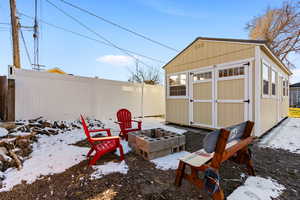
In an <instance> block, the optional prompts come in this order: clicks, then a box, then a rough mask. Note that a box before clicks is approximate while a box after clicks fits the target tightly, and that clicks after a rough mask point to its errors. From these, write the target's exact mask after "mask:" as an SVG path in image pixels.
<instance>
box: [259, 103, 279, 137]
mask: <svg viewBox="0 0 300 200" xmlns="http://www.w3.org/2000/svg"><path fill="white" fill-rule="evenodd" d="M277 109H278V107H277V101H276V99H275V98H262V99H261V131H262V133H264V132H266V131H267V130H269V129H270V128H272V127H273V126H274V125H276V123H277Z"/></svg>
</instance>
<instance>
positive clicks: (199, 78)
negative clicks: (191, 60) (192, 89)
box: [194, 72, 212, 81]
mask: <svg viewBox="0 0 300 200" xmlns="http://www.w3.org/2000/svg"><path fill="white" fill-rule="evenodd" d="M211 75H212V73H211V72H205V73H199V74H195V75H194V81H204V80H209V79H211Z"/></svg>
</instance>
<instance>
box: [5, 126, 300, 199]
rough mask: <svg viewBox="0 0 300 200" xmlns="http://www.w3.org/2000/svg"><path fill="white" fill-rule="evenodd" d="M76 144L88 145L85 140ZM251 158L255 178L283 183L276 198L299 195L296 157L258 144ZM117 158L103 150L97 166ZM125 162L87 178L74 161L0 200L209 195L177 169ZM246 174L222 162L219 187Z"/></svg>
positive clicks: (198, 138)
mask: <svg viewBox="0 0 300 200" xmlns="http://www.w3.org/2000/svg"><path fill="white" fill-rule="evenodd" d="M203 133H205V132H204V131H199V132H198V133H196V132H188V133H187V134H186V136H187V150H188V151H195V150H197V149H200V148H201V146H202V145H201V144H202V139H203V137H204V134H203ZM76 145H79V146H86V145H87V144H86V142H84V141H83V142H79V143H77V144H76ZM252 150H253V161H254V165H255V170H256V173H257V175H258V176H261V177H265V178H266V177H271V178H273V179H275V180H277V181H278V182H279V183H280V184H282V185H284V186H285V187H286V190H284V193H283V194H282V195H281V196H280V197H278V198H277V199H279V200H297V199H300V198H299V196H300V173H299V170H300V168H299V166H300V155H299V154H293V153H289V152H287V151H284V150H275V149H270V148H261V147H259V146H258V145H257V144H254V145H253V147H252ZM112 160H116V161H117V160H118V157H117V156H115V155H114V154H107V155H105V156H104V157H102V159H101V160H99V161H98V164H101V163H104V162H108V161H112ZM125 161H126V163H127V165H128V166H129V171H128V173H127V174H126V175H124V174H120V173H114V174H109V175H106V176H104V177H103V178H101V179H97V180H91V179H90V174H91V173H92V172H93V169H92V168H90V167H88V166H87V161H83V162H81V163H79V164H78V165H75V166H73V167H71V168H69V169H68V170H66V171H65V172H63V173H60V174H55V175H51V176H45V177H41V179H39V180H37V181H36V182H34V183H32V184H30V185H28V184H26V183H23V184H20V185H17V186H15V187H14V188H13V190H12V191H10V192H2V193H0V199H1V200H20V199H22V200H27V199H28V200H31V199H47V200H48V199H49V200H50V199H51V200H56V199H57V200H62V199H67V200H79V199H85V200H102V199H103V200H104V199H105V200H108V199H124V200H125V199H126V200H127V199H146V200H154V199H158V200H169V199H170V200H172V199H189V200H192V199H194V200H196V199H209V197H208V195H207V194H206V193H205V192H204V191H202V190H199V189H197V188H196V187H194V186H192V185H191V184H189V183H188V182H186V181H183V185H182V186H181V187H180V188H177V187H175V186H174V184H173V183H174V180H175V170H168V171H162V170H159V169H156V168H155V165H154V164H153V163H151V162H149V161H146V160H143V159H142V158H141V157H139V156H136V155H135V154H133V153H129V154H127V155H126V156H125ZM242 173H245V170H244V168H243V167H242V166H238V165H236V164H234V163H232V162H229V161H228V162H225V163H224V164H223V165H222V168H221V171H220V176H221V187H222V188H223V189H224V192H225V195H226V196H228V195H229V194H230V193H231V192H232V191H233V190H235V189H236V188H237V187H238V186H240V185H241V184H243V182H244V181H245V179H246V177H245V178H241V174H242Z"/></svg>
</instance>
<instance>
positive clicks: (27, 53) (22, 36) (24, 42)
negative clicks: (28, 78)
mask: <svg viewBox="0 0 300 200" xmlns="http://www.w3.org/2000/svg"><path fill="white" fill-rule="evenodd" d="M19 30H20V33H21V38H22V41H23V44H24V47H25V51H26V55H27V59H28V62H29V63H30V66H32V62H31V58H30V55H29V51H28V48H27V45H26V41H25V38H24V35H23V31H22V29H19Z"/></svg>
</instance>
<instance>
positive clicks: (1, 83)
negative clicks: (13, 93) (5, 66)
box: [0, 76, 7, 120]
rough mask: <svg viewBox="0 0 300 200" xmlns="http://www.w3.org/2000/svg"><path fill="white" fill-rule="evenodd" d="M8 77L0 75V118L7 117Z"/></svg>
mask: <svg viewBox="0 0 300 200" xmlns="http://www.w3.org/2000/svg"><path fill="white" fill-rule="evenodd" d="M6 96H7V78H6V76H0V120H5V119H6V102H7V101H6Z"/></svg>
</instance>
